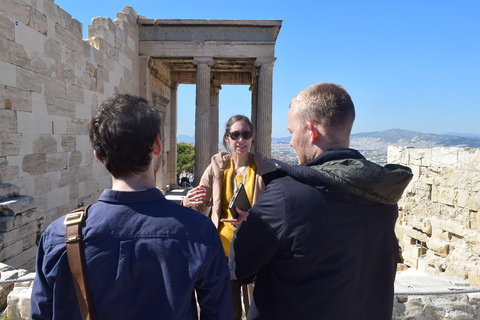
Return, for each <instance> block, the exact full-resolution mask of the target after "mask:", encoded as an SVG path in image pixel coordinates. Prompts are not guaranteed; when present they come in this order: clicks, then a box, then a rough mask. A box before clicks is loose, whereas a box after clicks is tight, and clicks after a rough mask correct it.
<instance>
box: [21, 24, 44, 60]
mask: <svg viewBox="0 0 480 320" xmlns="http://www.w3.org/2000/svg"><path fill="white" fill-rule="evenodd" d="M15 41H16V42H17V43H18V44H21V45H23V46H24V47H28V48H31V49H33V50H35V51H37V52H40V53H44V51H43V50H44V43H45V41H47V37H46V36H45V35H43V34H41V33H39V32H38V31H37V30H35V29H32V28H30V27H28V26H27V25H25V24H23V23H19V24H18V26H16V28H15Z"/></svg>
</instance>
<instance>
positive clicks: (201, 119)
mask: <svg viewBox="0 0 480 320" xmlns="http://www.w3.org/2000/svg"><path fill="white" fill-rule="evenodd" d="M193 64H194V65H195V66H196V68H197V75H196V77H197V79H196V99H195V106H196V109H195V177H194V185H195V186H197V185H198V184H199V182H200V178H201V177H202V174H203V172H204V171H205V169H206V168H207V166H208V164H209V163H210V157H209V155H210V150H211V148H210V105H211V103H210V77H211V70H210V68H211V67H212V66H213V65H214V64H215V62H214V61H213V58H211V57H198V58H197V57H196V58H194V60H193Z"/></svg>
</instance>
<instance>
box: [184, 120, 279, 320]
mask: <svg viewBox="0 0 480 320" xmlns="http://www.w3.org/2000/svg"><path fill="white" fill-rule="evenodd" d="M252 140H253V125H252V123H251V122H250V120H249V119H248V118H247V117H245V116H243V115H235V116H232V117H231V118H230V119H229V120H228V121H227V124H226V127H225V134H224V136H223V145H224V146H225V148H226V149H227V150H231V153H230V152H220V153H217V154H216V155H214V156H213V157H212V159H211V163H210V165H209V166H208V167H207V169H206V170H205V172H204V173H203V176H202V179H201V181H200V185H199V186H198V187H196V188H193V189H191V190H190V191H189V192H188V193H187V195H186V196H185V198H184V200H183V205H184V206H187V207H191V208H193V209H195V210H197V211H199V212H205V213H206V214H207V215H208V216H209V217H210V219H212V221H213V223H214V224H215V226H216V227H217V229H218V232H219V234H220V238H221V240H222V244H223V248H224V250H225V255H226V256H227V258H228V254H229V251H230V242H231V241H232V238H233V232H234V231H235V228H236V227H238V226H239V225H240V223H241V221H240V220H241V219H238V221H237V220H236V219H232V216H231V214H230V212H229V210H228V204H229V203H230V200H231V199H232V196H233V194H234V192H235V190H236V188H237V187H238V186H239V184H240V183H242V181H243V185H244V187H245V190H246V193H247V196H248V199H249V201H250V204H251V205H253V204H254V203H255V202H256V201H257V200H258V197H259V195H260V193H261V192H262V191H263V190H264V189H265V184H264V182H263V179H262V177H261V175H262V174H264V173H267V172H269V171H272V170H274V169H275V164H274V163H273V162H271V161H269V160H267V159H266V158H265V155H264V154H263V153H261V152H256V153H255V154H251V153H250V147H251V146H252ZM222 220H227V221H228V222H226V221H225V222H223V221H222ZM241 288H242V285H241V283H239V282H237V281H232V296H233V316H234V319H235V320H239V319H241V317H242V304H241ZM245 290H246V286H243V291H244V300H246V301H248V299H245V298H248V295H247V293H246V292H245ZM248 305H249V304H248V303H245V313H247V312H248Z"/></svg>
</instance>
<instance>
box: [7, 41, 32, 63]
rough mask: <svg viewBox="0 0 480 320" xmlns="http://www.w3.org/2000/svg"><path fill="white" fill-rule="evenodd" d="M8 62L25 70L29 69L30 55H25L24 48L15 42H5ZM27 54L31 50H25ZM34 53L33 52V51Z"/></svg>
mask: <svg viewBox="0 0 480 320" xmlns="http://www.w3.org/2000/svg"><path fill="white" fill-rule="evenodd" d="M7 45H8V46H7V51H8V61H9V62H10V63H11V64H14V65H16V66H19V67H21V68H25V69H31V58H30V54H28V53H27V51H26V48H25V47H24V46H23V45H21V44H19V43H16V42H11V41H8V42H7ZM27 50H28V51H29V52H30V51H31V50H29V49H27ZM34 52H35V51H34Z"/></svg>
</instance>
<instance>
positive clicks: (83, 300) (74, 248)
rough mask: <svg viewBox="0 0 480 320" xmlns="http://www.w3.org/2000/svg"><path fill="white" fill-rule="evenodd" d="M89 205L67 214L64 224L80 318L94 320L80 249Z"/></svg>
mask: <svg viewBox="0 0 480 320" xmlns="http://www.w3.org/2000/svg"><path fill="white" fill-rule="evenodd" d="M89 207H90V206H85V207H83V208H79V209H77V210H74V211H72V212H70V213H69V214H67V216H66V217H65V221H64V224H65V225H66V226H67V233H66V237H65V243H66V246H67V258H68V265H69V266H70V272H71V274H72V279H73V284H74V286H75V292H76V294H77V300H78V304H79V306H80V312H81V314H82V319H84V320H94V319H95V316H94V314H93V306H92V299H91V298H90V290H89V288H88V282H87V276H86V274H85V264H84V263H85V262H84V261H85V259H84V254H83V250H82V223H83V221H85V219H86V218H87V210H88V208H89Z"/></svg>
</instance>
